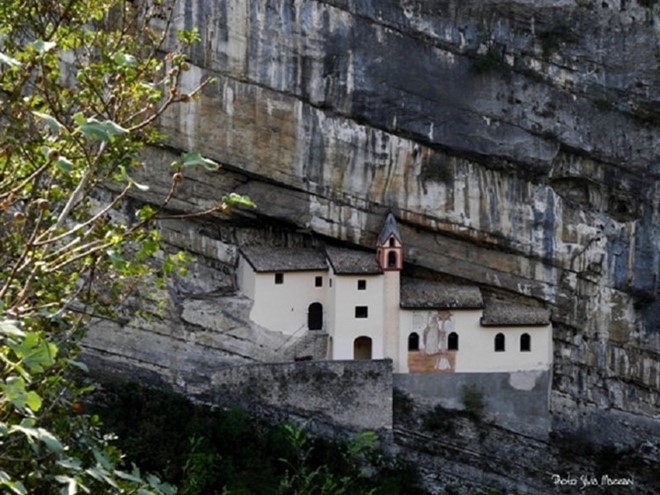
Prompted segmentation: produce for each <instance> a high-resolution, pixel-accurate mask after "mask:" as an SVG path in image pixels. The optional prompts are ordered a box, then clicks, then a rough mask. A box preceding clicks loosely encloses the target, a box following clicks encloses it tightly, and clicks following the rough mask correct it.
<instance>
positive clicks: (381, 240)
mask: <svg viewBox="0 0 660 495" xmlns="http://www.w3.org/2000/svg"><path fill="white" fill-rule="evenodd" d="M376 258H377V259H378V264H379V265H380V268H381V269H382V270H384V271H392V270H401V268H402V267H403V242H402V241H401V233H400V232H399V226H398V225H397V224H396V218H394V215H392V213H388V214H387V217H386V218H385V223H384V224H383V229H382V230H381V231H380V235H379V236H378V241H377V242H376Z"/></svg>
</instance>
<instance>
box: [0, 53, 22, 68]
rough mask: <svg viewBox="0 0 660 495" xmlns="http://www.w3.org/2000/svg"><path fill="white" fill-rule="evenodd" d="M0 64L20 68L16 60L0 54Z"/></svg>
mask: <svg viewBox="0 0 660 495" xmlns="http://www.w3.org/2000/svg"><path fill="white" fill-rule="evenodd" d="M0 63H3V64H7V65H11V66H12V67H20V66H21V63H20V62H19V61H18V60H16V59H15V58H12V57H10V56H9V55H5V54H4V53H2V52H0Z"/></svg>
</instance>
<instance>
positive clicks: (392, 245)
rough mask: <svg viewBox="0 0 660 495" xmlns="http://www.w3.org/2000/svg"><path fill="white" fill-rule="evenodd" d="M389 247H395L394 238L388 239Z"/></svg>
mask: <svg viewBox="0 0 660 495" xmlns="http://www.w3.org/2000/svg"><path fill="white" fill-rule="evenodd" d="M390 247H395V244H394V237H390Z"/></svg>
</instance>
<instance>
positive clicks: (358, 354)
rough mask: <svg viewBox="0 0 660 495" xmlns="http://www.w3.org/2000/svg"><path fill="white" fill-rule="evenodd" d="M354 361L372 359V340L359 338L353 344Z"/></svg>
mask: <svg viewBox="0 0 660 495" xmlns="http://www.w3.org/2000/svg"><path fill="white" fill-rule="evenodd" d="M353 359H371V339H370V338H369V337H358V338H357V339H355V341H354V342H353Z"/></svg>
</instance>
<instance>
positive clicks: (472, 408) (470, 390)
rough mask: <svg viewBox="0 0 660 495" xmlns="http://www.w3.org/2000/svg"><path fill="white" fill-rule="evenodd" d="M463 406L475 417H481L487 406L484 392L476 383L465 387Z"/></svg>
mask: <svg viewBox="0 0 660 495" xmlns="http://www.w3.org/2000/svg"><path fill="white" fill-rule="evenodd" d="M463 406H464V407H465V412H466V413H467V414H468V415H470V416H471V417H472V418H473V419H481V417H482V416H483V413H484V409H485V408H486V403H485V401H484V393H483V392H482V391H481V389H479V388H478V387H477V386H476V385H466V386H465V387H463Z"/></svg>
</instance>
